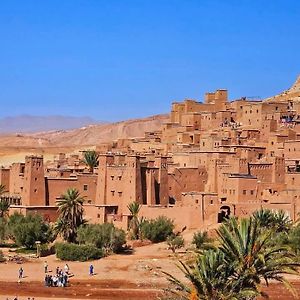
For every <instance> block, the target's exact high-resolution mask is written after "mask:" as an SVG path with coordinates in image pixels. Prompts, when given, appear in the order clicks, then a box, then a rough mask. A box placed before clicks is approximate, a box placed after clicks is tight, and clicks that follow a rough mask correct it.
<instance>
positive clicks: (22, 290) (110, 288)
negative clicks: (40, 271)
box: [0, 280, 161, 300]
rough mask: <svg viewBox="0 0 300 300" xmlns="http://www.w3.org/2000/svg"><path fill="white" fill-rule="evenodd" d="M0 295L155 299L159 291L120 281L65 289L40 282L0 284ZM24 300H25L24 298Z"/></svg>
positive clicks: (77, 284)
mask: <svg viewBox="0 0 300 300" xmlns="http://www.w3.org/2000/svg"><path fill="white" fill-rule="evenodd" d="M0 290H1V294H2V295H5V296H15V295H16V294H17V295H18V297H19V298H21V299H22V296H23V297H27V296H30V297H35V299H37V300H38V299H40V298H41V297H43V298H63V299H85V298H89V299H101V300H104V299H105V300H110V299H111V300H113V299H128V300H130V299H132V300H137V299H144V300H150V299H151V300H152V299H157V297H158V296H159V294H160V293H161V291H160V290H159V289H154V288H151V287H148V286H137V285H136V284H133V283H131V282H127V281H121V280H115V281H112V280H107V281H105V280H101V281H95V280H93V281H91V282H89V281H86V280H81V281H72V282H71V284H70V286H69V287H67V288H61V287H45V286H43V283H42V282H37V281H34V282H22V283H16V282H10V283H9V284H7V282H0ZM24 299H25V298H24Z"/></svg>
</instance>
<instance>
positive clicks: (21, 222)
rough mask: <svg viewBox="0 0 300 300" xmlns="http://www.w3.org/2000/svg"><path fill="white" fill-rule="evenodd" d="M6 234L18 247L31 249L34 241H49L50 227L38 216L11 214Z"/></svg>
mask: <svg viewBox="0 0 300 300" xmlns="http://www.w3.org/2000/svg"><path fill="white" fill-rule="evenodd" d="M8 233H9V236H10V238H11V239H12V240H13V241H15V242H16V244H17V245H18V246H25V247H26V248H27V249H32V248H33V247H34V246H35V242H36V241H40V242H41V243H46V242H48V241H49V240H50V239H51V233H50V226H49V225H48V224H47V223H45V222H44V220H43V219H42V217H41V216H40V215H27V216H23V215H21V214H18V213H16V214H13V215H12V216H11V217H10V218H9V220H8Z"/></svg>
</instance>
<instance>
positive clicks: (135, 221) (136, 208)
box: [127, 201, 141, 239]
mask: <svg viewBox="0 0 300 300" xmlns="http://www.w3.org/2000/svg"><path fill="white" fill-rule="evenodd" d="M127 208H128V210H129V211H130V214H131V220H130V224H129V228H130V229H131V233H132V238H133V239H138V238H139V230H140V220H139V217H138V215H139V212H140V209H141V205H140V204H139V203H138V202H136V201H134V202H131V203H129V204H128V205H127Z"/></svg>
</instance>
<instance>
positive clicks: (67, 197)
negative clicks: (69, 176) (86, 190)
mask: <svg viewBox="0 0 300 300" xmlns="http://www.w3.org/2000/svg"><path fill="white" fill-rule="evenodd" d="M83 202H84V198H83V197H81V196H80V193H79V191H78V190H77V189H74V188H70V189H68V190H67V191H66V193H65V194H63V195H62V196H61V198H60V199H59V200H57V201H56V205H57V206H58V213H59V217H58V221H57V223H56V226H55V230H56V232H57V233H60V234H62V236H63V238H64V239H65V240H66V241H68V242H75V240H76V236H77V229H78V227H79V226H80V225H82V224H83V223H84V219H83V211H84V210H83Z"/></svg>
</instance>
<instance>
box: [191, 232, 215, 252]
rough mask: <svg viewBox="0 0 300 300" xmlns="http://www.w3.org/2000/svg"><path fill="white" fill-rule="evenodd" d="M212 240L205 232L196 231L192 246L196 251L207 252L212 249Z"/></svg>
mask: <svg viewBox="0 0 300 300" xmlns="http://www.w3.org/2000/svg"><path fill="white" fill-rule="evenodd" d="M212 242H213V240H212V239H211V238H209V237H208V234H207V231H203V232H202V231H198V232H195V233H194V235H193V240H192V244H194V245H195V246H196V248H197V249H201V250H207V249H210V248H212V244H211V243H212Z"/></svg>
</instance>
